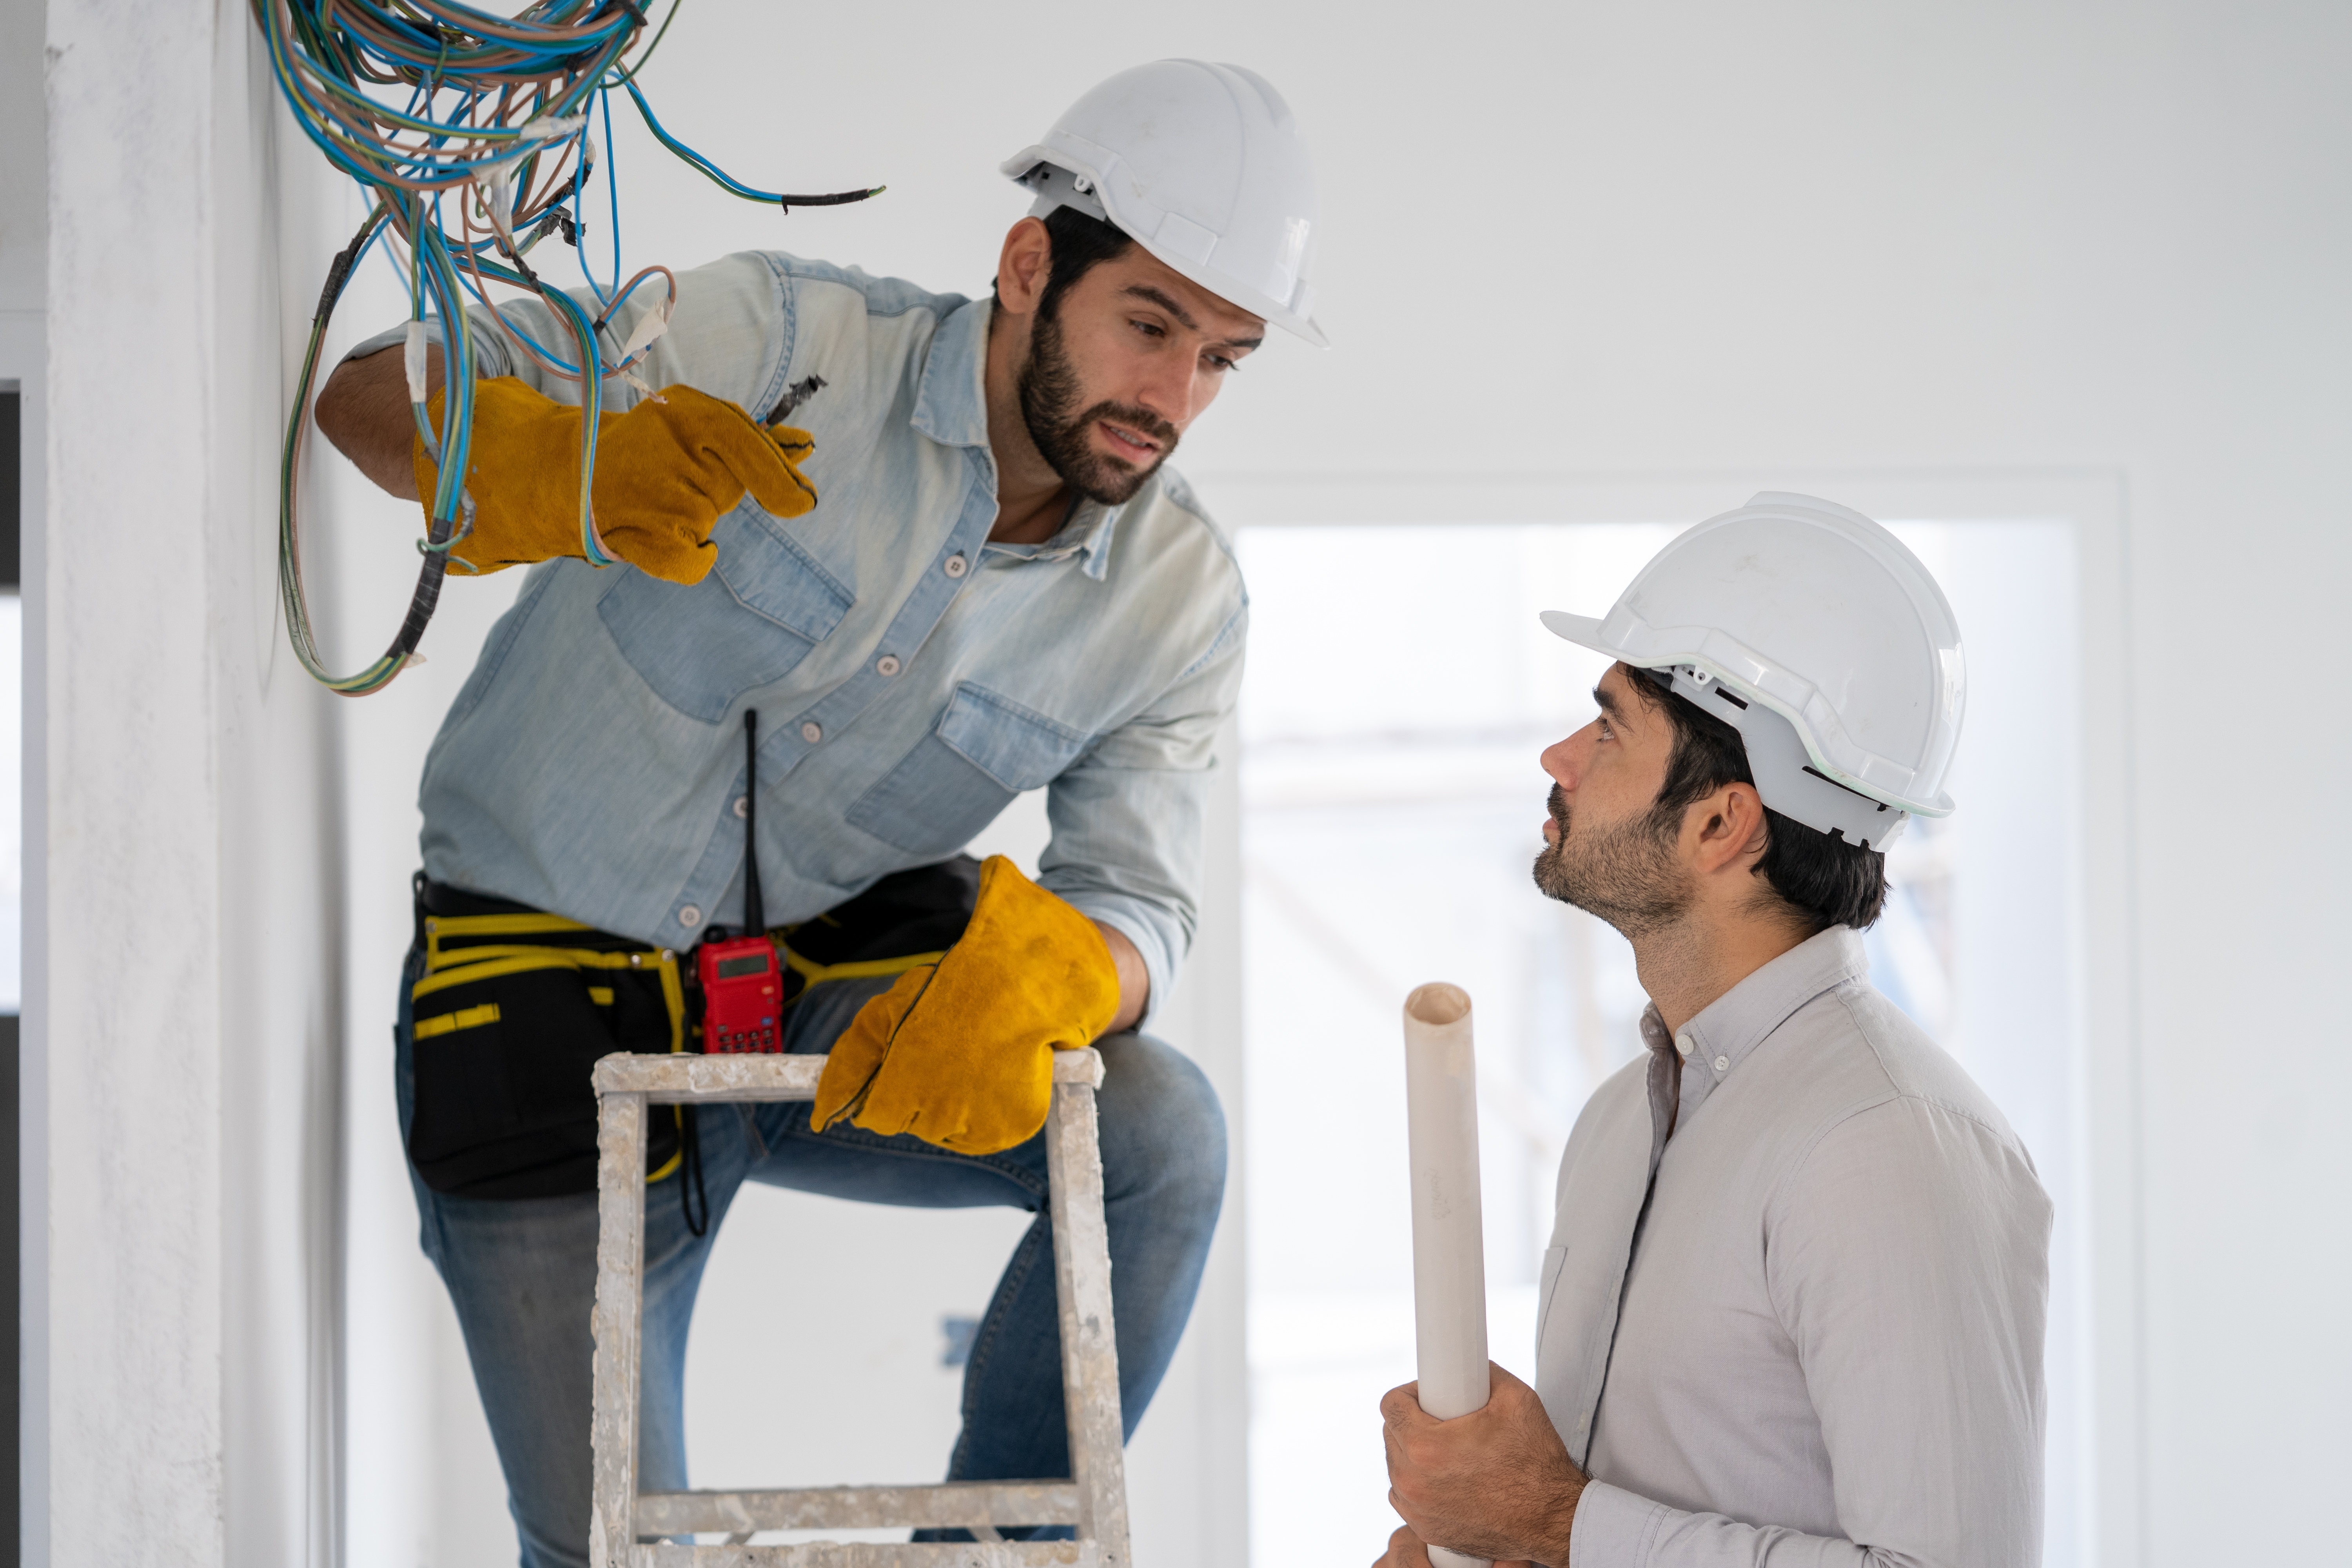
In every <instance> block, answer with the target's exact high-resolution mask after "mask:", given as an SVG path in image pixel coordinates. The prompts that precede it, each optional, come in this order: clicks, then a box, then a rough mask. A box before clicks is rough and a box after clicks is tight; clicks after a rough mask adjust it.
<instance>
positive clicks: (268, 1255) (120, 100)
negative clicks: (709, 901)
mask: <svg viewBox="0 0 2352 1568" xmlns="http://www.w3.org/2000/svg"><path fill="white" fill-rule="evenodd" d="M47 25H48V31H47V41H48V48H49V66H48V72H47V89H48V106H49V115H48V188H49V191H50V193H51V197H52V200H51V203H50V206H49V234H48V242H49V248H48V262H47V272H48V290H47V304H48V316H47V326H48V349H49V365H48V369H49V376H48V387H47V391H48V399H49V402H48V407H49V416H50V424H49V441H48V445H47V519H46V522H47V549H46V563H45V567H46V570H45V573H44V577H43V582H42V584H41V589H40V591H41V594H42V595H43V599H44V602H45V604H46V608H47V620H46V624H45V626H43V627H42V628H41V630H40V633H39V635H40V636H41V637H42V638H43V642H44V646H43V648H42V650H41V657H43V658H45V660H46V680H47V690H46V696H47V711H46V718H45V721H44V722H43V727H42V730H41V731H40V732H39V733H37V734H36V735H34V736H33V737H31V740H32V750H33V751H34V752H35V753H36V754H37V757H38V758H39V759H40V761H39V762H38V763H37V764H36V769H37V778H36V780H35V790H36V791H37V793H38V794H39V795H41V797H42V803H43V808H44V809H45V810H46V814H47V834H46V842H45V847H46V851H47V866H46V872H47V897H46V909H45V910H37V911H36V919H40V920H43V921H44V922H45V926H46V931H47V953H46V958H45V960H44V962H43V963H42V970H43V973H41V975H40V976H39V977H38V978H37V981H36V983H35V997H36V999H37V1000H38V999H39V998H40V997H41V996H42V995H43V994H44V992H45V993H46V1013H45V1016H43V1017H41V1018H39V1019H37V1030H38V1032H39V1035H40V1037H41V1043H42V1046H43V1047H44V1048H45V1050H46V1056H47V1066H48V1079H47V1110H48V1115H47V1150H48V1168H47V1183H48V1205H47V1227H46V1241H47V1258H46V1263H47V1269H46V1281H45V1283H46V1304H47V1327H48V1335H47V1372H48V1386H47V1401H46V1412H45V1413H46V1417H47V1434H46V1445H45V1447H46V1458H47V1464H48V1474H47V1488H46V1494H45V1497H44V1498H42V1499H41V1500H38V1502H37V1504H36V1506H39V1505H40V1504H41V1503H45V1504H46V1507H47V1532H48V1539H47V1555H48V1558H49V1560H50V1561H54V1562H57V1563H192V1564H193V1563H298V1562H305V1561H316V1560H321V1559H322V1558H323V1556H324V1553H325V1552H326V1551H327V1550H328V1549H329V1545H330V1543H331V1541H332V1538H333V1531H334V1518H333V1476H332V1469H331V1464H332V1459H333V1453H334V1448H333V1445H332V1442H331V1435H332V1434H333V1432H334V1429H335V1412H334V1408H333V1403H332V1396H333V1391H334V1386H335V1380H336V1374H337V1371H338V1369H337V1366H336V1363H335V1354H336V1345H337V1338H336V1334H335V1322H336V1319H337V1317H338V1316H339V1307H338V1300H337V1272H338V1250H339V1249H338V1247H337V1246H336V1243H335V1233H336V1230H337V1227H338V1225H339V1209H340V1203H339V1194H338V1185H339V1181H340V1160H339V1150H338V1147H337V1144H338V1139H337V1135H336V1116H335V1111H336V1107H337V1105H338V1103H339V1101H340V1098H341V1078H340V1070H341V1069H340V1055H339V1053H338V1051H337V1050H336V1048H335V1047H336V1034H337V1018H336V1009H337V1006H338V1004H339V988H340V976H339V975H338V973H337V972H336V968H335V963H334V960H335V957H336V955H337V953H338V952H339V950H340V943H341V933H340V929H339V921H338V918H337V915H338V897H339V893H340V872H341V852H340V847H339V834H340V823H339V822H338V820H337V811H336V793H335V782H336V780H335V750H334V743H333V742H334V724H333V717H334V716H333V715H332V714H331V712H330V710H329V707H330V704H331V702H332V701H333V699H331V698H330V697H327V696H326V695H325V694H324V693H322V692H321V691H320V690H319V689H317V688H315V687H314V686H312V685H311V684H310V681H309V680H308V679H306V678H305V677H304V676H303V675H302V673H301V671H300V670H299V668H297V667H296V666H295V664H294V662H293V660H292V658H291V657H290V656H289V653H288V651H287V649H286V647H285V645H284V642H283V639H282V637H281V636H280V633H279V630H278V626H277V625H276V620H275V614H276V612H275V571H274V561H273V553H274V543H273V541H272V538H271V535H272V533H273V531H274V529H273V516H274V510H275V507H274V494H275V486H274V478H275V469H276V462H275V447H276V426H277V425H278V419H279V416H280V408H281V405H282V401H283V398H284V396H285V394H286V378H285V376H284V374H283V370H284V361H283V358H282V355H281V349H282V347H283V343H284V341H285V340H284V336H283V333H284V331H285V329H286V327H287V326H288V324H289V321H292V322H299V321H302V320H303V319H304V318H306V317H307V315H308V309H307V305H308V301H307V300H304V299H302V298H301V297H300V290H299V289H292V290H285V291H282V290H281V289H280V287H279V279H278V271H277V260H278V256H277V234H276V227H277V220H278V207H279V192H278V184H277V180H278V170H277V167H276V163H275V154H276V152H277V149H276V147H275V145H274V143H275V134H274V126H273V121H272V118H271V112H270V105H269V102H268V97H267V92H268V88H267V86H266V83H265V81H264V80H263V79H260V78H258V77H257V74H256V65H257V53H258V51H257V48H256V47H255V39H254V36H253V30H252V25H251V22H250V21H249V19H248V18H247V14H246V8H245V7H244V6H242V5H226V4H218V3H208V0H144V3H142V4H139V5H126V4H121V3H119V0H118V3H113V4H108V3H102V0H57V3H56V4H53V5H51V6H50V7H49V13H48V23H47ZM15 48H16V41H15V39H14V38H13V37H12V41H11V49H12V51H13V50H14V49H15ZM289 174H291V176H292V178H293V182H294V189H295V190H296V191H297V192H298V193H299V192H301V191H303V190H307V189H310V188H313V187H315V186H317V185H318V184H320V179H319V178H318V177H317V176H315V175H314V174H313V172H312V170H311V168H310V165H308V164H299V165H295V166H292V167H291V168H289ZM316 287H317V285H316V282H315V280H314V281H313V282H312V284H311V286H310V288H311V291H312V292H311V296H310V297H311V298H315V289H316ZM32 1228H33V1229H34V1230H35V1231H36V1232H38V1231H39V1230H40V1226H39V1224H38V1222H36V1224H35V1226H33V1227H32ZM34 1278H35V1279H36V1281H37V1283H36V1286H35V1288H36V1289H38V1288H39V1280H38V1277H37V1276H36V1277H34Z"/></svg>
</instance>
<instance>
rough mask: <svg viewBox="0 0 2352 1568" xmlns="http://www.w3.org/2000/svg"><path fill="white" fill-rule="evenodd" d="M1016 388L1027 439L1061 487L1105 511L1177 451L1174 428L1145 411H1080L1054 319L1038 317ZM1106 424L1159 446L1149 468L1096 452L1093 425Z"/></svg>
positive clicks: (1123, 407) (1074, 374)
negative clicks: (1157, 443)
mask: <svg viewBox="0 0 2352 1568" xmlns="http://www.w3.org/2000/svg"><path fill="white" fill-rule="evenodd" d="M1017 385H1018V388H1019V391H1020V394H1021V417H1022V419H1023V420H1024V422H1025V423H1026V424H1027V425H1028V426H1029V439H1030V440H1032V441H1034V442H1035V443H1036V444H1037V450H1038V451H1039V452H1041V453H1043V454H1044V455H1045V461H1046V462H1047V463H1048V464H1050V465H1051V466H1052V468H1053V469H1054V471H1055V473H1057V474H1059V475H1061V476H1062V482H1063V483H1064V484H1066V485H1067V486H1069V487H1070V488H1071V489H1074V490H1076V491H1077V492H1078V493H1079V494H1080V495H1082V496H1084V497H1086V498H1087V500H1090V501H1098V502H1100V503H1101V504H1102V505H1104V506H1118V505H1121V504H1122V503H1124V502H1126V501H1128V500H1132V499H1133V498H1134V496H1135V492H1136V491H1138V490H1139V489H1142V488H1143V481H1144V480H1146V479H1150V477H1151V476H1152V475H1153V474H1154V473H1157V472H1158V471H1159V468H1160V464H1162V463H1164V462H1166V461H1167V460H1168V454H1169V453H1171V452H1172V451H1174V450H1175V449H1176V439H1177V435H1178V432H1177V429H1176V426H1173V425H1171V424H1170V423H1168V421H1167V420H1165V419H1162V418H1161V417H1160V416H1158V415H1157V414H1154V413H1152V412H1151V411H1150V409H1148V408H1140V407H1138V406H1137V405H1134V404H1131V403H1109V402H1105V403H1097V404H1095V405H1092V406H1090V407H1088V408H1087V409H1085V410H1084V411H1080V410H1079V408H1078V398H1079V396H1080V395H1082V392H1083V389H1082V388H1081V387H1080V386H1079V384H1078V371H1077V367H1076V365H1074V364H1072V363H1070V356H1069V354H1068V353H1067V352H1066V350H1065V349H1064V347H1063V345H1062V323H1061V321H1060V319H1059V317H1058V315H1045V314H1040V315H1039V316H1038V318H1037V324H1036V326H1035V328H1034V329H1033V330H1032V331H1031V332H1030V336H1029V359H1028V362H1027V363H1024V365H1022V367H1021V374H1020V376H1019V378H1018V382H1017ZM1106 419H1107V420H1109V421H1110V422H1111V423H1112V424H1114V425H1124V426H1127V427H1128V428H1129V429H1130V430H1133V431H1135V432H1136V433H1138V434H1139V435H1143V436H1149V437H1151V438H1152V439H1153V440H1155V441H1157V442H1159V443H1160V452H1159V455H1158V456H1156V457H1154V458H1152V459H1151V461H1150V462H1149V463H1145V464H1136V463H1130V462H1129V461H1127V460H1126V459H1125V458H1115V457H1111V456H1109V455H1108V454H1106V453H1102V452H1097V451H1096V450H1095V448H1094V443H1093V439H1092V436H1093V431H1094V427H1095V425H1096V422H1097V421H1098V420H1106Z"/></svg>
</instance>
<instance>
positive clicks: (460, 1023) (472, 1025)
mask: <svg viewBox="0 0 2352 1568" xmlns="http://www.w3.org/2000/svg"><path fill="white" fill-rule="evenodd" d="M498 1021H499V1005H498V1004H497V1003H495V1002H485V1003H483V1004H482V1005H480V1006H478V1007H460V1008H458V1009H457V1011H456V1012H454V1013H444V1014H442V1015H441V1016H439V1017H437V1018H419V1019H417V1020H416V1025H415V1027H414V1028H412V1029H411V1030H410V1031H409V1033H410V1034H411V1035H412V1036H413V1037H415V1038H417V1039H420V1040H429V1039H431V1038H433V1037H434V1036H436V1035H454V1034H456V1033H457V1031H458V1030H460V1029H478V1028H480V1027H481V1026H483V1025H484V1024H495V1023H497V1022H498Z"/></svg>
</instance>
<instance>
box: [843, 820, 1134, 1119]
mask: <svg viewBox="0 0 2352 1568" xmlns="http://www.w3.org/2000/svg"><path fill="white" fill-rule="evenodd" d="M1119 994H1120V977H1119V972H1118V963H1117V961H1116V960H1115V959H1114V958H1113V956H1112V954H1111V950H1110V945H1109V943H1108V941H1107V940H1106V939H1105V938H1104V936H1103V928H1102V927H1100V926H1097V924H1095V922H1094V921H1090V920H1088V919H1087V917H1086V916H1084V915H1082V914H1080V913H1079V912H1078V911H1077V910H1074V909H1072V908H1071V907H1070V906H1069V905H1068V904H1066V903H1064V902H1063V901H1062V900H1060V899H1057V898H1055V896H1054V895H1053V894H1051V893H1049V892H1047V891H1046V890H1045V889H1043V888H1040V887H1038V886H1037V885H1036V884H1035V883H1034V882H1032V881H1031V880H1029V879H1028V878H1026V877H1024V876H1023V875H1022V874H1021V872H1020V870H1019V868H1016V867H1015V866H1014V865H1013V862H1012V861H1010V860H1008V859H1006V858H1004V857H1003V856H1002V855H992V856H990V857H989V858H988V859H987V861H986V862H985V863H984V864H983V865H982V867H981V868H980V896H979V898H978V900H976V901H975V902H974V903H973V905H972V910H971V924H969V925H967V926H966V927H965V928H964V933H963V935H962V937H961V938H960V939H959V940H958V941H957V942H956V943H955V945H954V946H952V947H950V948H949V949H948V951H947V952H946V954H945V955H944V956H942V957H941V958H940V960H939V962H938V963H925V964H920V965H918V966H917V967H915V968H913V969H910V970H908V971H907V973H904V974H902V975H900V976H899V977H898V984H895V985H893V986H892V987H891V988H890V989H889V990H887V991H886V992H884V993H883V994H881V995H879V996H877V997H874V998H873V999H871V1000H870V1001H868V1002H867V1003H866V1005H865V1006H863V1007H861V1008H859V1009H858V1013H857V1016H856V1018H854V1019H852V1020H851V1021H850V1025H849V1027H848V1028H847V1029H845V1030H844V1031H843V1032H842V1035H841V1037H840V1038H839V1039H837V1040H835V1042H834V1043H833V1050H832V1053H831V1055H830V1056H829V1057H828V1058H827V1059H826V1061H825V1064H824V1077H823V1078H821V1079H818V1081H817V1087H816V1103H815V1105H814V1107H813V1108H812V1110H811V1112H810V1126H811V1127H812V1128H813V1129H814V1130H815V1131H819V1132H822V1131H824V1130H825V1129H826V1128H828V1127H830V1126H832V1125H833V1124H834V1123H835V1122H837V1121H850V1122H852V1123H854V1124H855V1125H856V1126H859V1127H863V1128H865V1129H866V1131H869V1132H879V1133H881V1134H882V1135H884V1136H885V1137H892V1136H896V1135H897V1134H898V1133H902V1132H911V1133H913V1134H914V1135H915V1136H916V1137H918V1138H920V1139H922V1140H923V1141H924V1142H927V1143H936V1144H937V1145H939V1146H940V1148H942V1149H952V1150H954V1151H956V1152H958V1153H964V1154H992V1153H995V1152H998V1151H999V1150H1003V1149H1010V1148H1012V1147H1013V1146H1014V1145H1015V1144H1018V1143H1024V1142H1028V1140H1030V1139H1031V1138H1034V1137H1035V1136H1036V1134H1037V1130H1038V1129H1039V1128H1041V1127H1043V1126H1045V1112H1046V1109H1047V1107H1048V1106H1050V1105H1051V1104H1052V1102H1053V1093H1054V1059H1053V1058H1054V1053H1055V1051H1057V1050H1062V1051H1075V1050H1079V1049H1082V1048H1083V1047H1087V1046H1089V1045H1091V1044H1093V1043H1094V1042H1095V1041H1096V1040H1097V1039H1099V1038H1101V1037H1102V1035H1103V1032H1104V1031H1105V1030H1106V1029H1107V1028H1108V1027H1109V1026H1110V1025H1111V1024H1112V1022H1113V1021H1114V1020H1115V1019H1116V1017H1117V1016H1118V1010H1119V1005H1120V995H1119Z"/></svg>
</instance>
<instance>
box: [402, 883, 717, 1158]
mask: <svg viewBox="0 0 2352 1568" xmlns="http://www.w3.org/2000/svg"><path fill="white" fill-rule="evenodd" d="M594 930H595V928H594V927H593V926H587V925H583V924H581V923H580V922H579V921H568V920H565V919H564V918H563V917H562V915H428V916H427V917H425V975H424V978H422V979H420V980H419V981H417V983H416V984H415V986H414V987H412V988H411V989H410V992H409V996H410V999H411V1000H412V1001H422V1000H423V999H424V998H425V997H426V996H429V995H431V994H433V993H435V992H436V991H445V990H446V989H448V988H449V987H450V986H452V985H465V984H471V983H472V982H474V981H477V980H494V979H496V978H498V977H499V975H501V974H521V973H526V972H528V971H530V970H534V969H572V970H588V971H591V972H593V971H598V970H614V971H619V970H635V971H637V972H639V973H643V972H644V971H646V970H647V969H651V970H653V971H654V972H655V973H657V974H659V975H660V976H661V988H662V1002H663V1004H664V1005H665V1006H666V1007H667V1009H668V1012H669V1048H670V1050H671V1051H672V1052H673V1053H675V1052H678V1051H683V1050H685V1049H686V984H685V982H684V980H682V979H681V978H680V977H679V974H678V968H677V952H674V951H673V950H671V949H669V948H667V947H645V948H633V949H627V950H625V951H622V952H598V951H597V950H596V949H594V948H588V947H564V946H562V945H559V944H554V943H545V942H481V943H480V944H479V945H478V946H471V947H455V948H444V947H443V946H442V945H441V943H442V941H443V939H445V938H447V939H450V940H462V939H465V938H475V939H479V938H482V937H529V936H562V935H565V934H567V933H570V932H573V931H594ZM588 1000H589V1001H590V1002H591V1003H593V1004H595V1005H601V1006H606V1007H609V1006H611V1005H613V988H612V987H611V986H609V985H591V986H590V987H589V988H588ZM485 1015H487V1016H485ZM498 1016H499V1009H498V1005H497V1004H496V1003H485V1004H484V1005H481V1006H479V1007H465V1008H461V1009H459V1010H458V1011H457V1012H455V1013H448V1014H444V1015H442V1016H439V1017H434V1018H419V1019H417V1020H416V1021H415V1024H414V1025H413V1026H411V1029H410V1034H411V1037H413V1038H416V1039H429V1038H431V1037H434V1036H436V1035H442V1034H448V1033H450V1032H452V1031H454V1030H457V1029H464V1028H470V1027H472V1026H475V1025H478V1024H488V1023H491V1022H494V1021H495V1020H496V1019H497V1018H498ZM672 1110H674V1111H675V1112H676V1114H677V1116H678V1117H679V1118H680V1119H681V1121H683V1119H684V1117H685V1114H686V1112H685V1110H683V1109H682V1108H679V1107H672ZM685 1158H686V1151H685V1149H684V1147H683V1146H682V1145H681V1147H680V1148H679V1150H678V1152H677V1153H675V1154H672V1155H671V1156H670V1157H669V1159H668V1160H667V1161H666V1162H664V1163H663V1165H662V1167H661V1169H660V1170H658V1171H655V1172H652V1173H649V1174H647V1175H646V1183H647V1184H648V1185H650V1184H653V1183H655V1182H658V1181H660V1180H661V1179H662V1178H663V1177H664V1176H667V1175H668V1174H669V1173H671V1172H672V1171H675V1170H677V1168H678V1165H679V1164H680V1163H681V1162H683V1161H684V1160H685Z"/></svg>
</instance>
